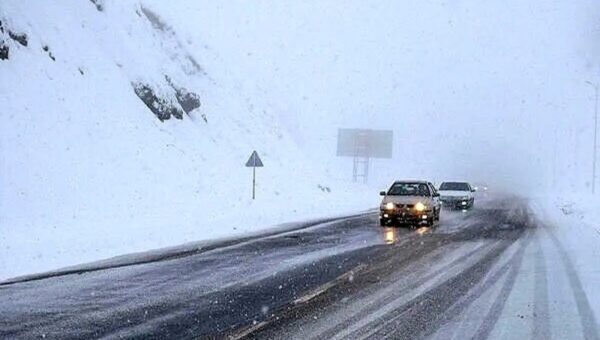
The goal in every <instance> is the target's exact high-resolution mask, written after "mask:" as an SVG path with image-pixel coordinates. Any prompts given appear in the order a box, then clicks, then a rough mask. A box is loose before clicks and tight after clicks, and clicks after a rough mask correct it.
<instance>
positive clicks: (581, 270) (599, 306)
mask: <svg viewBox="0 0 600 340" xmlns="http://www.w3.org/2000/svg"><path fill="white" fill-rule="evenodd" d="M532 206H533V207H534V209H535V212H536V214H537V215H538V217H539V218H540V220H541V221H542V222H543V223H544V224H545V225H546V226H547V228H546V230H545V233H542V235H540V237H543V238H546V239H547V243H549V244H550V245H551V246H552V248H555V251H553V254H546V256H547V257H548V258H550V256H554V257H555V258H556V259H557V261H555V262H553V263H551V268H549V271H554V272H559V271H565V272H566V273H565V274H566V275H565V276H566V277H568V278H570V279H571V280H576V281H577V280H579V281H580V285H581V288H582V290H583V291H584V292H585V294H586V296H587V300H588V301H590V305H591V308H592V309H593V311H594V313H595V315H596V317H597V318H598V317H600V289H599V288H598V282H600V267H598V263H600V195H596V196H595V197H594V196H592V195H590V194H581V195H569V194H566V195H562V196H554V197H552V198H544V199H536V200H533V201H532ZM553 238H554V241H553V242H551V241H552V239H553ZM560 247H562V249H560ZM565 259H567V260H566V261H565ZM569 262H570V265H568V264H569ZM569 266H570V267H571V268H569ZM559 267H560V268H563V267H564V268H563V269H559ZM571 270H573V271H574V273H576V274H577V276H578V279H577V278H575V276H574V275H572V274H573V273H572V272H570V271H571ZM576 281H573V282H571V284H570V285H571V286H575V287H572V288H573V289H575V290H576V289H577V286H578V283H577V282H576ZM553 284H555V285H556V284H558V283H556V282H554V283H553ZM565 284H566V282H565ZM559 290H561V291H562V290H564V288H560V289H559ZM555 295H556V296H554V298H558V294H555Z"/></svg>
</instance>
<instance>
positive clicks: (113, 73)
mask: <svg viewBox="0 0 600 340" xmlns="http://www.w3.org/2000/svg"><path fill="white" fill-rule="evenodd" d="M98 3H99V4H102V5H103V10H102V11H98V10H97V9H96V7H95V6H94V4H92V3H91V2H90V1H83V0H65V1H61V2H50V1H42V2H40V1H33V0H28V1H22V0H10V1H2V3H0V20H1V21H2V23H3V25H4V27H5V28H6V29H7V30H8V29H11V30H13V31H15V32H18V33H26V34H27V37H28V46H26V47H25V46H22V45H20V44H19V43H17V42H16V41H14V40H12V39H10V38H9V37H8V32H7V30H5V32H4V33H0V39H2V40H4V41H5V42H6V44H8V46H9V47H10V58H9V60H1V61H0V279H5V278H8V277H14V276H17V275H23V274H29V273H33V272H40V271H46V270H51V269H56V268H60V267H65V266H69V265H74V264H77V263H82V262H88V261H95V260H99V259H103V258H107V257H111V256H116V255H120V254H123V253H129V252H138V251H144V250H148V249H153V248H159V247H166V246H172V245H177V244H180V243H185V242H191V241H198V240H207V239H214V238H220V237H229V236H235V235H242V234H244V233H247V232H251V231H256V230H258V229H261V228H267V227H270V226H272V225H275V224H279V223H283V222H286V221H293V220H300V219H305V218H311V217H317V216H327V215H329V216H331V215H340V214H343V213H346V212H355V211H359V210H365V209H368V208H371V207H375V206H376V205H377V203H378V202H377V197H376V196H373V195H367V194H366V193H371V192H376V191H377V190H374V189H372V188H369V187H367V186H363V185H348V183H346V182H343V181H342V180H340V179H339V178H338V179H332V178H331V177H330V176H329V175H328V174H327V170H326V169H322V168H321V167H320V166H319V165H318V164H314V162H311V161H310V155H307V154H306V153H305V151H303V150H301V148H299V146H298V145H297V141H295V140H294V139H292V138H291V137H290V134H289V132H288V128H287V127H286V126H285V125H283V124H282V122H281V121H280V116H278V115H277V112H276V110H275V109H273V108H272V107H270V106H269V105H268V103H266V102H265V101H264V98H262V95H261V94H258V93H256V94H255V95H252V94H248V91H245V92H244V93H242V92H241V91H240V90H239V88H238V87H237V85H236V83H235V81H234V80H232V79H235V75H232V74H230V72H229V71H228V65H227V64H226V63H224V62H223V60H222V59H221V58H219V53H218V51H214V50H211V49H210V47H209V46H207V45H205V44H204V43H203V42H202V41H198V40H197V39H196V40H194V38H190V37H186V38H185V39H184V38H182V37H180V36H179V35H178V33H177V32H176V31H175V30H174V29H173V28H172V26H171V24H170V23H169V22H166V21H164V20H163V19H162V17H161V13H160V12H156V11H153V10H152V9H150V8H147V7H145V5H144V4H143V3H142V2H140V1H135V0H127V1H98ZM148 13H151V14H150V15H148ZM150 18H153V19H156V18H158V20H160V21H159V22H157V21H156V20H155V21H154V22H151V20H150ZM44 46H48V50H49V52H50V53H52V56H53V57H54V58H55V60H52V59H51V58H50V56H49V53H48V51H44ZM166 77H168V78H169V79H171V81H172V82H173V83H175V84H176V85H177V86H178V87H184V88H186V89H187V90H189V91H193V92H194V93H197V94H198V95H199V96H200V101H201V107H200V108H198V109H195V110H194V111H192V112H190V114H189V116H188V115H184V117H183V119H182V120H177V119H170V120H166V121H164V122H161V121H159V120H158V119H157V118H156V117H155V116H154V114H153V113H152V112H151V111H150V110H149V109H148V108H147V107H146V106H145V104H144V103H143V102H142V101H141V100H140V99H139V98H138V97H137V96H136V95H135V93H134V90H133V88H132V83H134V82H142V83H144V84H149V85H150V86H152V87H153V88H154V89H155V90H156V92H157V93H159V94H161V95H162V97H163V98H165V99H166V100H167V101H170V102H172V103H175V105H177V104H176V99H175V94H174V90H173V89H172V88H171V87H170V85H169V84H168V81H167V80H166ZM240 81H242V80H240ZM204 118H206V121H205V120H204ZM252 150H257V151H258V152H259V155H260V156H261V158H262V160H263V162H264V164H265V167H264V168H260V169H258V170H257V199H256V200H254V201H253V200H252V199H251V197H250V196H251V190H252V187H251V183H252V171H251V170H250V169H248V168H245V167H244V163H245V162H246V160H247V158H248V156H249V155H250V153H251V152H252ZM331 153H332V154H333V153H334V150H331Z"/></svg>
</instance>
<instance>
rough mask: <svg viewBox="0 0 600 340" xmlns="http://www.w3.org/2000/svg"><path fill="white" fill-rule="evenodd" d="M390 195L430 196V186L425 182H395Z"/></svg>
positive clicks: (389, 192)
mask: <svg viewBox="0 0 600 340" xmlns="http://www.w3.org/2000/svg"><path fill="white" fill-rule="evenodd" d="M388 195H390V196H429V188H428V187H427V184H424V183H394V185H392V187H391V188H390V190H389V191H388Z"/></svg>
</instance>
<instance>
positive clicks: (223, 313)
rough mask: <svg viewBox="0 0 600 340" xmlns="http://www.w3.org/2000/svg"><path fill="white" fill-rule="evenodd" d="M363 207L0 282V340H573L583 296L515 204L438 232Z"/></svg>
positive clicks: (485, 210) (587, 331) (556, 244)
mask: <svg viewBox="0 0 600 340" xmlns="http://www.w3.org/2000/svg"><path fill="white" fill-rule="evenodd" d="M376 222H377V220H376V216H375V215H374V214H370V215H363V216H357V217H351V218H341V219H337V220H334V221H330V222H327V223H323V224H318V225H314V226H310V227H307V228H304V229H301V230H296V231H292V232H285V233H281V234H277V235H271V236H269V237H264V238H257V239H252V240H247V241H244V242H240V243H238V244H229V245H227V246H224V247H222V248H217V249H212V250H209V251H206V252H202V253H197V254H192V255H189V256H185V257H181V258H175V259H170V260H164V261H157V262H152V263H147V264H139V265H135V266H126V267H120V268H113V269H105V270H98V271H92V272H87V273H83V274H80V275H77V274H74V275H65V276H57V277H52V278H47V279H42V280H33V281H29V282H22V283H13V284H5V285H0V337H1V338H11V339H21V338H22V339H31V338H42V337H43V338H47V339H58V338H60V339H67V338H85V339H89V338H123V337H124V338H144V339H147V338H178V339H179V338H207V337H212V338H243V337H249V338H272V339H282V338H303V339H360V338H400V339H404V338H419V337H431V338H436V339H449V338H453V339H465V338H474V339H484V338H498V339H500V338H537V339H549V338H556V339H558V338H570V339H572V338H582V339H598V338H599V336H598V334H599V333H598V326H597V321H596V317H595V315H594V312H593V308H592V307H593V305H595V304H598V303H599V301H594V300H593V298H592V299H590V298H588V296H587V295H586V294H585V291H584V290H583V289H582V285H581V282H580V280H579V278H578V275H577V272H576V271H575V269H574V268H573V264H572V261H571V259H570V258H569V254H568V253H567V252H566V251H565V250H564V247H562V245H561V242H560V240H559V239H558V238H557V237H556V236H555V235H554V233H553V231H552V229H551V228H549V227H546V226H544V225H541V224H540V223H538V222H536V219H534V218H533V216H532V214H531V213H530V211H529V210H528V208H527V202H525V201H522V200H516V199H511V200H507V199H497V200H490V201H489V202H486V203H485V204H479V205H478V206H477V208H476V209H474V210H473V211H470V212H468V213H462V212H447V213H446V214H445V215H443V218H442V221H441V222H440V225H439V227H438V228H433V229H429V228H420V229H417V230H408V229H397V228H381V227H378V226H376Z"/></svg>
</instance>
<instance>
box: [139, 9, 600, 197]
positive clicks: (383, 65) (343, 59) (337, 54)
mask: <svg viewBox="0 0 600 340" xmlns="http://www.w3.org/2000/svg"><path fill="white" fill-rule="evenodd" d="M147 3H149V4H151V5H152V6H156V7H160V8H161V11H162V12H164V13H169V8H168V7H169V5H168V4H166V3H164V2H162V1H158V0H154V1H147ZM178 8H181V7H178ZM207 8H210V9H211V10H206V9H207ZM188 13H189V14H188V15H189V21H186V22H178V23H174V26H175V27H176V28H177V29H178V30H181V31H182V32H185V33H186V34H187V35H188V36H190V37H194V38H195V40H197V41H205V42H206V44H207V45H208V46H210V47H211V48H213V49H214V50H215V51H217V53H218V54H219V56H218V57H219V58H222V61H223V63H224V65H226V67H227V68H228V69H229V70H230V72H231V75H232V82H233V81H234V80H233V79H236V80H240V79H241V80H242V85H241V86H239V90H240V91H242V92H243V93H246V94H247V95H248V96H250V97H262V98H263V99H261V100H264V101H266V102H268V103H269V104H270V105H273V107H275V108H276V110H277V111H278V112H277V114H278V115H279V116H280V117H281V119H282V121H283V122H284V123H285V126H286V128H288V129H289V130H290V131H291V132H292V134H293V136H294V138H295V139H296V140H297V141H298V142H299V143H301V144H302V145H304V146H305V147H306V151H307V155H309V157H313V159H314V161H318V162H323V163H324V165H325V166H332V169H333V165H338V164H341V163H342V164H349V163H348V161H347V160H346V161H341V160H336V159H334V158H333V156H334V155H335V138H336V136H335V135H336V131H337V128H338V127H363V128H387V129H393V130H394V132H395V134H394V136H395V138H396V141H395V142H396V144H395V147H394V149H395V150H394V153H395V155H394V159H393V160H392V161H378V162H376V163H375V165H374V166H375V168H374V171H373V172H372V173H373V174H374V175H375V176H376V177H375V179H374V181H375V182H377V183H380V182H381V183H386V181H389V180H391V179H393V178H394V177H398V176H410V177H419V176H430V177H431V178H433V179H435V180H441V179H443V178H447V177H451V178H467V179H475V180H481V181H487V182H490V183H495V184H496V185H506V186H509V187H516V186H518V187H526V186H527V185H531V187H534V188H540V187H546V186H548V185H550V186H552V185H555V184H556V183H558V182H560V185H561V186H562V187H568V188H572V189H577V190H586V187H587V186H588V185H589V178H590V175H591V159H590V156H591V151H592V144H591V143H592V142H591V139H592V123H593V89H592V88H591V87H590V86H589V85H586V84H585V81H586V80H591V81H596V82H600V71H599V70H600V67H599V66H600V65H599V62H598V61H599V60H600V58H599V57H600V2H598V1H596V0H562V1H554V0H552V1H550V0H535V1H523V0H508V1H479V0H472V1H466V0H463V1H379V2H364V1H307V2H290V1H285V2H283V1H261V2H244V1H234V2H227V3H223V2H212V1H205V2H201V3H193V4H190V5H189V12H188ZM215 13H218V15H217V16H215V15H214V14H215ZM209 14H210V15H209ZM174 17H175V16H174ZM197 48H198V49H200V47H199V46H197ZM198 53H200V54H201V53H202V51H201V50H198ZM208 72H209V74H210V70H208ZM342 169H343V168H342ZM336 175H337V174H336ZM349 175H350V169H349V165H348V172H347V173H340V174H339V176H340V177H344V176H349Z"/></svg>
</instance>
